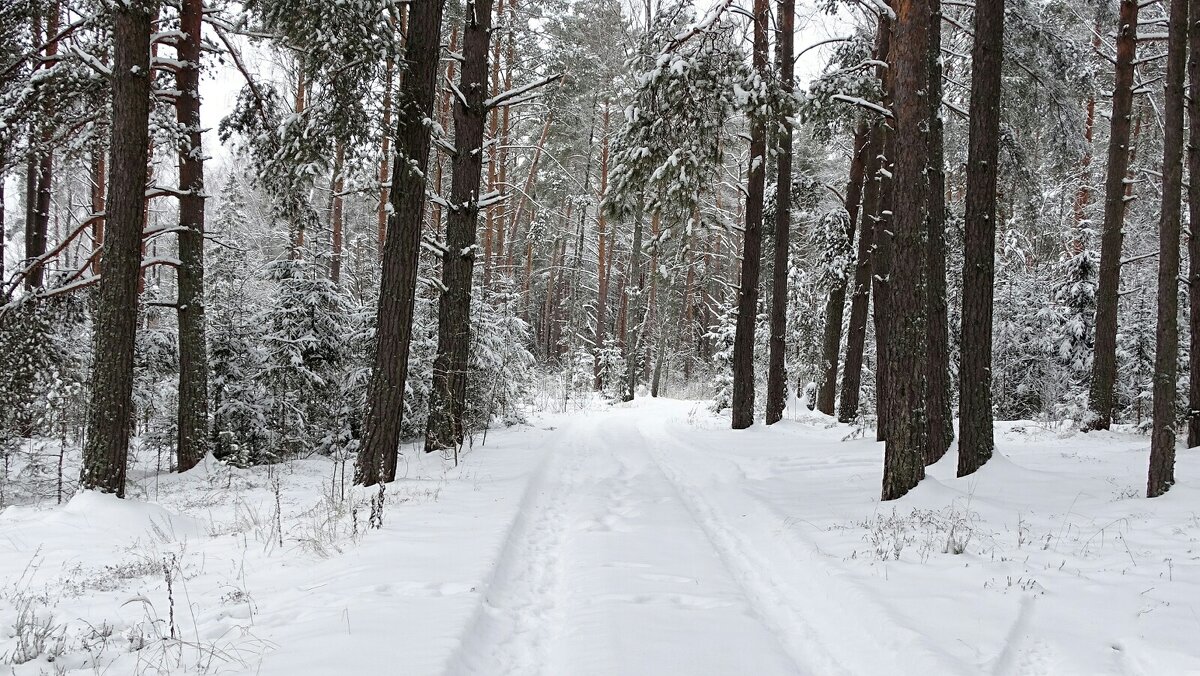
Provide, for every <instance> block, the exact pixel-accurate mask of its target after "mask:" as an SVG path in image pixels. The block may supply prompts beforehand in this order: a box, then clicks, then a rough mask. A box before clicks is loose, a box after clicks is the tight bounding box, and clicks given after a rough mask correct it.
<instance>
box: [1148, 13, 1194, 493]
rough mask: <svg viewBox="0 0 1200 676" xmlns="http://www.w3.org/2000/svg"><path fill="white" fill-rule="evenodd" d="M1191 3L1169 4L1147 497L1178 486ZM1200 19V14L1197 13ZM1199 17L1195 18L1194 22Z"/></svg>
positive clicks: (1192, 18)
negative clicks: (1182, 208) (1186, 88)
mask: <svg viewBox="0 0 1200 676" xmlns="http://www.w3.org/2000/svg"><path fill="white" fill-rule="evenodd" d="M1191 6H1193V3H1192V2H1190V1H1189V0H1171V18H1170V22H1169V24H1168V28H1167V31H1168V33H1167V34H1168V36H1169V37H1168V42H1167V74H1166V84H1165V90H1166V92H1165V95H1164V98H1165V101H1166V105H1165V107H1164V110H1163V118H1164V119H1163V122H1164V129H1163V163H1162V176H1163V194H1162V210H1161V211H1160V213H1159V219H1158V242H1159V244H1158V327H1157V332H1156V335H1155V350H1154V428H1153V432H1152V433H1151V436H1150V472H1149V477H1148V480H1147V484H1146V497H1150V498H1154V497H1158V496H1160V495H1162V494H1163V493H1166V492H1167V491H1168V490H1170V488H1171V486H1172V484H1174V483H1175V405H1176V391H1175V389H1176V384H1175V378H1176V374H1177V373H1178V365H1179V230H1180V223H1179V219H1180V213H1179V212H1180V199H1181V198H1182V192H1183V143H1184V140H1183V139H1184V136H1183V112H1184V73H1185V70H1186V67H1187V65H1186V60H1187V43H1188V23H1189V16H1188V14H1189V8H1190V7H1191ZM1197 13H1198V14H1200V12H1197ZM1196 18H1197V17H1196V16H1192V17H1191V18H1190V20H1191V21H1194V20H1195V19H1196Z"/></svg>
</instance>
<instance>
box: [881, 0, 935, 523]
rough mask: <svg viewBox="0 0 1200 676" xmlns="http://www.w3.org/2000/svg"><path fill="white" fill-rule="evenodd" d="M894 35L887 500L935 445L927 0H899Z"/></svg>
mask: <svg viewBox="0 0 1200 676" xmlns="http://www.w3.org/2000/svg"><path fill="white" fill-rule="evenodd" d="M894 5H895V11H896V23H895V25H894V28H893V34H892V38H893V39H892V49H891V58H890V59H889V61H888V65H889V67H890V70H891V73H892V78H893V79H892V83H891V84H892V98H893V102H894V106H893V114H894V116H895V127H896V140H895V149H896V153H895V157H896V162H895V170H894V172H893V174H894V176H895V178H894V185H895V195H894V197H893V211H894V216H893V218H892V231H893V233H894V234H893V256H892V261H891V268H890V270H889V273H888V298H887V312H888V314H889V315H890V317H889V318H888V325H889V326H888V335H887V345H888V347H887V364H886V365H885V366H884V368H885V369H887V382H886V388H887V394H886V396H885V401H886V403H885V406H886V407H887V409H888V422H887V428H886V434H887V439H886V441H887V446H886V451H885V453H884V464H883V467H884V470H883V499H884V500H894V499H896V498H899V497H901V496H903V495H904V494H905V493H907V492H908V491H909V490H911V489H912V488H913V487H915V486H916V485H917V483H918V482H919V481H920V480H921V479H922V478H924V476H925V457H926V453H927V447H928V444H929V427H928V422H927V416H928V415H929V410H928V396H927V391H926V388H927V381H926V372H927V370H928V361H927V360H928V356H927V353H926V341H927V340H928V335H927V322H928V317H927V307H926V302H927V300H926V296H925V293H926V289H925V285H926V283H927V275H926V265H925V258H926V239H927V238H926V236H925V235H926V230H925V228H926V225H925V217H926V214H927V212H928V206H927V205H928V200H927V196H928V191H929V184H928V182H929V179H928V175H927V172H926V166H925V162H926V158H927V156H928V148H929V139H928V125H929V106H928V103H927V102H925V101H923V100H922V99H923V97H924V96H927V95H928V83H929V56H928V50H929V16H930V3H929V1H928V0H897V2H895V3H894Z"/></svg>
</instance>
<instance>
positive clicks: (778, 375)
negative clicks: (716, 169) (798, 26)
mask: <svg viewBox="0 0 1200 676" xmlns="http://www.w3.org/2000/svg"><path fill="white" fill-rule="evenodd" d="M778 14H779V16H778V21H779V30H778V32H777V34H776V40H777V43H776V57H775V60H776V63H777V64H778V67H779V89H780V95H781V96H782V97H790V96H792V90H793V89H794V88H795V79H796V78H795V72H794V71H795V59H794V58H793V56H792V55H793V52H794V51H795V50H794V49H793V46H792V43H793V41H794V38H795V36H794V35H793V33H794V32H795V28H794V26H795V22H796V3H795V0H779V5H778ZM784 111H785V115H784V116H783V119H782V120H781V122H780V125H779V126H780V129H779V131H778V137H779V149H778V150H779V154H778V158H777V159H776V162H777V171H776V178H775V257H774V270H773V272H772V278H771V326H770V364H769V365H768V366H767V411H766V417H765V420H764V422H766V424H768V425H771V424H773V423H776V422H779V420H780V419H782V418H783V409H784V407H785V405H786V399H787V369H786V366H785V363H784V353H785V352H786V351H787V341H786V340H785V332H786V325H787V317H786V315H787V274H788V261H789V253H790V250H789V236H790V235H791V228H792V127H791V122H790V121H789V120H788V119H787V117H786V112H787V111H788V107H785V108H784ZM843 288H844V286H843ZM844 293H845V292H844V291H843V295H844ZM838 325H839V329H840V326H841V320H840V319H839V320H838ZM835 354H836V348H835ZM835 359H836V357H835ZM829 408H830V409H831V410H832V408H833V406H832V404H830V407H829Z"/></svg>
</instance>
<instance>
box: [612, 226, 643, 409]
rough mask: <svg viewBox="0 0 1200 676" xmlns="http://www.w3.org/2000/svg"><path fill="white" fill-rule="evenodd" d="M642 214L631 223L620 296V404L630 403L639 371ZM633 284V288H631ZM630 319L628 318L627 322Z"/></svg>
mask: <svg viewBox="0 0 1200 676" xmlns="http://www.w3.org/2000/svg"><path fill="white" fill-rule="evenodd" d="M642 218H643V216H642V214H641V213H639V214H638V215H637V218H636V219H634V221H633V243H632V244H631V245H630V247H629V271H628V272H627V273H626V275H625V283H624V284H623V286H624V287H625V288H624V291H625V293H623V294H621V295H622V298H623V304H622V306H621V322H620V324H621V325H622V326H621V328H619V329H618V331H621V332H622V335H623V336H624V340H625V345H624V348H625V395H624V396H623V397H622V401H633V398H634V396H635V395H636V394H637V379H638V372H639V371H641V336H642V325H643V324H644V323H645V322H644V318H642V321H639V317H640V316H641V313H639V311H638V308H640V307H641V306H642V304H643V301H642V295H643V294H644V293H645V287H646V282H645V280H646V277H645V275H644V274H643V273H642V230H643V226H642ZM634 285H636V286H634ZM631 317H632V319H631Z"/></svg>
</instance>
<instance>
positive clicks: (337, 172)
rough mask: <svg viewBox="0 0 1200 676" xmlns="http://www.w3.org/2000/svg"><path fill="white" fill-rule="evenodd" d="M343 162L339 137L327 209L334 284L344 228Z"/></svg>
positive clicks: (337, 279) (339, 270)
mask: <svg viewBox="0 0 1200 676" xmlns="http://www.w3.org/2000/svg"><path fill="white" fill-rule="evenodd" d="M345 164H346V143H345V141H342V140H340V139H339V140H338V142H337V149H336V150H335V151H334V158H333V181H332V183H331V186H332V188H333V190H332V192H333V195H332V197H331V201H332V208H331V209H330V210H329V230H330V232H331V233H332V234H331V235H330V239H331V240H332V241H331V246H332V251H330V254H329V279H331V280H332V281H333V283H334V284H340V283H341V281H342V239H343V229H344V228H345V204H344V202H345V200H344V199H343V198H342V191H343V190H345V188H346V180H345V175H344V174H345Z"/></svg>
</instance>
